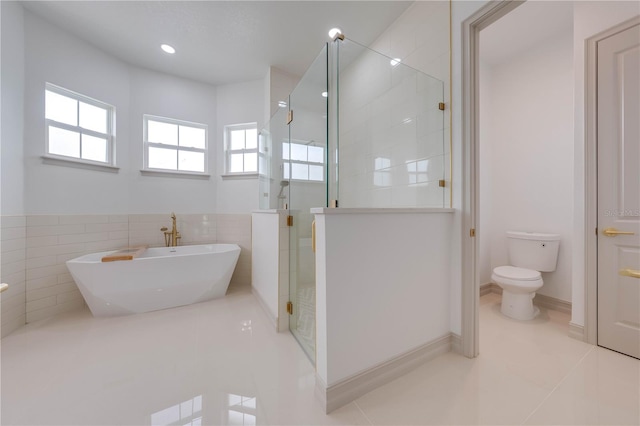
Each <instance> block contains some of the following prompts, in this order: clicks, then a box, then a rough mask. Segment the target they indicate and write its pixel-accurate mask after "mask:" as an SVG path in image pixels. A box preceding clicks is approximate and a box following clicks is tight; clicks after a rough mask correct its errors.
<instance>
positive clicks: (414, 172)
mask: <svg viewBox="0 0 640 426" xmlns="http://www.w3.org/2000/svg"><path fill="white" fill-rule="evenodd" d="M443 98H444V85H443V82H442V81H439V80H437V79H435V78H433V77H431V76H428V75H426V74H424V73H422V72H420V71H417V70H415V69H413V68H410V67H408V66H406V65H404V64H403V63H402V62H401V61H400V60H398V59H394V58H390V57H387V56H385V55H382V54H380V53H378V52H376V51H373V50H371V49H369V48H367V47H365V46H362V45H360V44H358V43H356V42H354V41H352V40H349V39H347V38H344V39H340V38H338V39H336V40H334V41H333V42H331V43H328V44H327V45H325V46H324V48H323V49H322V50H321V52H320V53H319V54H318V56H317V57H316V58H315V60H314V62H313V63H312V65H311V66H310V67H309V69H308V70H307V71H306V73H305V74H304V76H303V77H302V78H301V79H300V81H299V83H298V85H297V86H296V88H295V89H294V91H293V92H292V93H291V94H290V95H289V97H288V99H287V100H286V101H281V102H280V109H279V111H278V112H277V113H276V114H274V116H273V117H272V119H271V120H270V122H269V123H268V125H267V126H266V127H265V128H264V129H263V130H262V131H261V133H260V138H259V179H260V184H259V187H260V193H259V197H260V202H259V205H260V209H263V210H273V209H277V210H286V213H287V216H288V217H289V222H288V224H289V251H288V253H289V259H288V261H289V262H288V265H289V268H288V275H287V274H285V275H284V276H288V280H289V301H290V302H291V307H292V309H291V312H290V317H289V329H290V330H291V332H292V333H293V335H294V336H295V338H296V339H297V340H298V342H299V343H300V345H301V346H302V348H303V349H304V350H305V352H306V353H307V355H308V356H309V358H310V359H311V360H312V361H314V362H315V351H316V335H315V334H316V324H315V319H316V298H315V296H316V293H315V291H316V285H315V277H316V270H315V254H314V252H313V249H314V247H313V235H312V222H313V215H312V214H311V209H312V208H318V207H329V206H330V205H332V206H335V205H339V207H340V208H360V209H378V208H424V207H439V208H442V207H444V206H445V188H444V182H445V179H446V178H445V173H446V163H447V159H448V153H447V152H446V146H447V145H446V144H445V141H444V114H443V111H442V110H441V109H440V108H441V105H444V104H443V102H444V99H443ZM280 276H281V277H282V276H283V275H282V274H281V275H280ZM281 279H282V278H281Z"/></svg>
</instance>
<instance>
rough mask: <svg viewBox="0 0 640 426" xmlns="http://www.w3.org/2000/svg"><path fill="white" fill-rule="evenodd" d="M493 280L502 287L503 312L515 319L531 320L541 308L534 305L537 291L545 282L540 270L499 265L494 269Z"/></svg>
mask: <svg viewBox="0 0 640 426" xmlns="http://www.w3.org/2000/svg"><path fill="white" fill-rule="evenodd" d="M491 280H492V281H493V282H494V283H496V284H498V285H499V286H500V287H501V288H502V306H501V309H500V310H501V312H502V313H503V314H504V315H506V316H508V317H510V318H514V319H518V320H523V321H527V320H531V319H534V318H535V317H536V316H537V315H538V314H539V313H540V309H538V308H537V307H536V306H533V298H534V297H535V295H536V291H538V290H539V289H540V288H542V285H543V284H544V282H543V281H542V275H541V274H540V272H538V271H534V270H532V269H526V268H518V267H515V266H498V267H497V268H495V269H494V270H493V274H492V275H491Z"/></svg>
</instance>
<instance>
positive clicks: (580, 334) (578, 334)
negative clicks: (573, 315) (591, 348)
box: [569, 322, 585, 342]
mask: <svg viewBox="0 0 640 426" xmlns="http://www.w3.org/2000/svg"><path fill="white" fill-rule="evenodd" d="M569 337H571V338H573V339H576V340H580V341H581V342H584V341H585V339H584V337H585V336H584V326H581V325H578V324H574V323H572V322H570V323H569Z"/></svg>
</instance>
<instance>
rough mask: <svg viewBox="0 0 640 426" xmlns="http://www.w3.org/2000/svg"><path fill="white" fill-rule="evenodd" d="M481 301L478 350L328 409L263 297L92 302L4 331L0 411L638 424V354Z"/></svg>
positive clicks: (17, 414) (87, 418)
mask: <svg viewBox="0 0 640 426" xmlns="http://www.w3.org/2000/svg"><path fill="white" fill-rule="evenodd" d="M499 300H500V299H499V296H497V295H488V296H484V297H483V298H482V299H481V355H480V356H479V357H478V358H476V359H473V360H472V359H467V358H464V357H461V356H458V355H455V354H445V355H443V356H440V357H439V358H437V359H435V360H433V361H432V362H430V363H427V364H425V365H423V366H422V367H420V368H418V369H417V370H415V371H414V372H412V373H410V374H408V375H406V376H404V377H401V378H400V379H398V380H396V381H394V382H392V383H389V384H387V385H386V386H383V387H381V388H379V389H377V390H375V391H373V392H371V393H369V394H367V395H365V396H363V397H361V398H359V399H358V400H356V401H355V402H353V403H351V404H349V405H347V406H345V407H343V408H341V409H339V410H337V411H336V412H334V413H332V414H330V415H328V416H327V415H325V414H324V413H323V412H322V411H321V410H320V407H319V405H318V404H317V402H316V401H315V399H314V395H313V386H314V369H313V367H312V366H311V364H310V363H309V361H308V359H307V357H306V356H305V355H304V353H303V352H302V350H301V349H300V348H299V347H298V346H297V343H296V342H295V341H294V340H293V338H292V337H291V335H289V334H288V333H282V334H276V333H275V332H273V331H272V330H271V327H270V325H269V322H268V320H267V318H266V317H265V315H264V314H263V313H262V311H261V308H260V306H259V305H258V303H257V302H256V300H255V299H254V297H253V296H252V295H251V294H249V293H246V292H236V293H232V294H229V295H227V297H225V298H224V299H220V300H214V301H210V302H205V303H201V304H197V305H193V306H188V307H182V308H175V309H170V310H165V311H160V312H152V313H148V314H142V315H135V316H128V317H119V318H106V319H100V318H94V317H92V316H91V314H90V313H89V312H88V311H86V310H83V311H79V312H74V313H69V314H65V315H61V316H58V317H56V318H53V319H50V320H45V321H42V322H38V323H34V324H30V325H29V326H27V327H24V328H23V329H21V330H19V331H17V332H14V333H13V334H11V335H9V336H8V337H6V338H5V339H3V340H2V349H1V350H2V376H1V381H2V388H1V391H2V393H1V395H0V397H1V398H2V411H1V414H0V416H1V419H0V420H1V423H2V424H3V425H13V424H47V425H49V424H64V425H91V424H109V425H115V424H117V425H125V424H128V425H149V424H162V425H169V424H171V425H199V424H203V425H205V424H206V425H209V424H291V425H302V424H354V425H369V424H376V425H377V424H393V425H398V424H577V425H578V424H579V425H583V424H635V425H637V424H640V413H639V407H640V362H639V361H638V360H635V359H632V358H629V357H625V356H623V355H620V354H617V353H615V352H611V351H608V350H606V349H602V348H596V347H593V346H590V345H587V344H584V343H582V342H578V341H576V340H574V339H571V338H569V337H567V331H568V320H569V318H568V316H567V315H564V314H560V313H557V312H553V311H546V310H543V312H542V314H541V316H540V317H539V318H538V319H536V320H534V321H532V322H526V323H524V322H519V321H512V320H509V319H507V318H504V317H503V316H502V315H501V314H500V312H499Z"/></svg>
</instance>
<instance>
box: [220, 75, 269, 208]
mask: <svg viewBox="0 0 640 426" xmlns="http://www.w3.org/2000/svg"><path fill="white" fill-rule="evenodd" d="M264 90H265V85H264V82H263V81H262V80H255V81H249V82H244V83H237V84H229V85H225V86H218V87H217V96H218V111H217V129H216V135H215V137H216V140H217V141H218V144H217V146H216V164H217V170H218V174H217V176H216V177H215V179H216V186H217V211H218V212H219V213H250V212H252V211H254V210H257V209H258V179H257V178H251V179H243V178H223V177H222V176H221V175H222V174H224V161H225V160H224V126H227V125H230V124H239V123H251V122H256V123H258V131H260V129H262V127H263V126H264V122H263V121H262V117H264V102H263V99H264V96H265V93H264Z"/></svg>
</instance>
